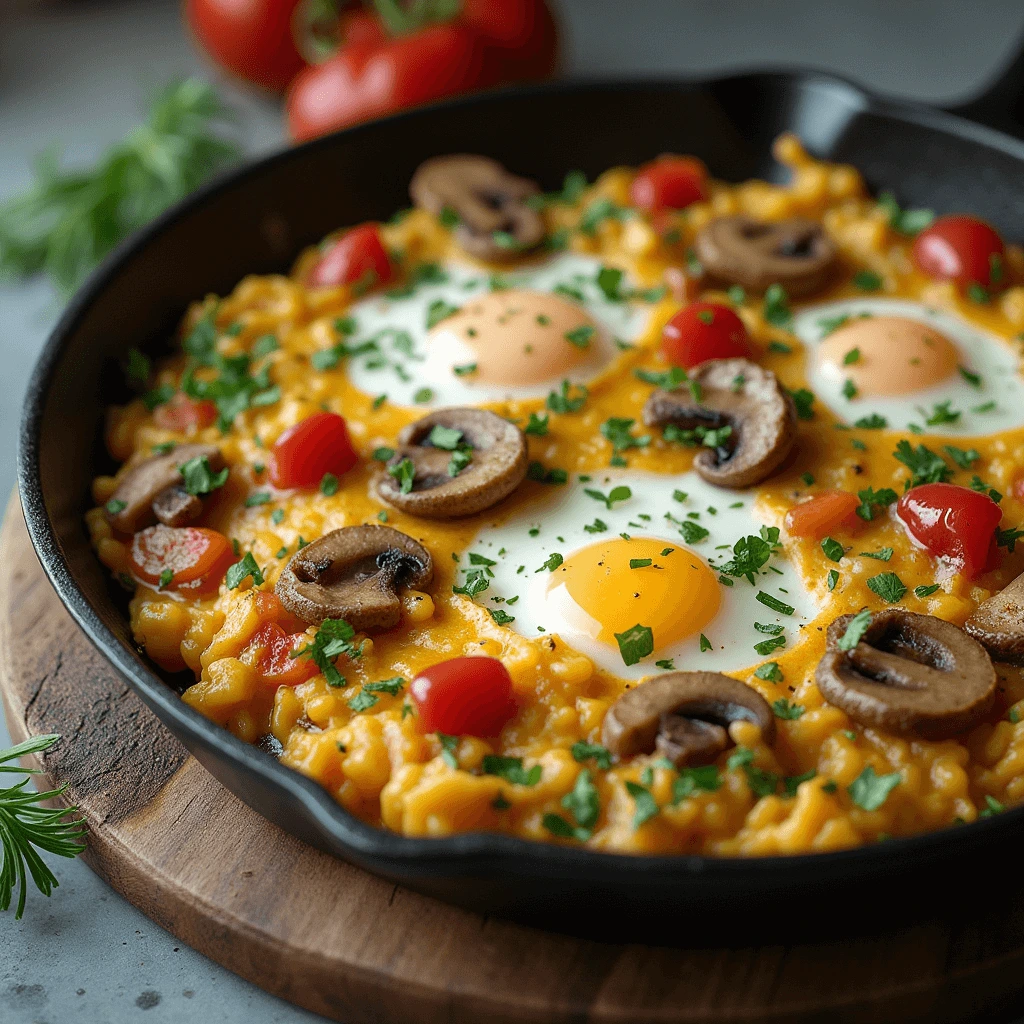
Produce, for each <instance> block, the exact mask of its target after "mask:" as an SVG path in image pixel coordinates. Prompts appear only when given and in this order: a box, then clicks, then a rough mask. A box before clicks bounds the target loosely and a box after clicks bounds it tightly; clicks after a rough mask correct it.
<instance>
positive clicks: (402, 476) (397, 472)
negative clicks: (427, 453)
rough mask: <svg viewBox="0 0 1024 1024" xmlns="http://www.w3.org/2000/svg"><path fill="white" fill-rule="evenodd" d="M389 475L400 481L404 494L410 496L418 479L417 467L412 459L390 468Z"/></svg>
mask: <svg viewBox="0 0 1024 1024" xmlns="http://www.w3.org/2000/svg"><path fill="white" fill-rule="evenodd" d="M388 475H389V476H393V477H394V478H395V479H396V480H397V481H398V486H399V489H400V490H401V492H402V494H408V493H409V492H410V491H411V490H412V485H413V481H414V480H415V479H416V465H415V463H414V462H413V461H412V459H408V458H406V459H402V461H401V462H396V463H395V465H393V466H388Z"/></svg>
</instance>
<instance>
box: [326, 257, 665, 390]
mask: <svg viewBox="0 0 1024 1024" xmlns="http://www.w3.org/2000/svg"><path fill="white" fill-rule="evenodd" d="M602 267H603V264H602V263H601V261H600V260H598V259H595V258H592V257H587V256H583V255H580V254H575V253H573V254H569V253H566V254H561V255H558V256H555V257H553V258H551V259H548V260H546V261H543V262H538V263H536V264H534V265H532V266H530V265H527V266H525V267H521V268H519V269H517V270H516V271H514V272H512V273H508V274H503V275H500V276H496V275H488V274H486V273H484V272H482V271H480V270H479V268H473V267H471V266H469V265H464V264H461V263H456V262H447V263H444V264H441V265H432V269H431V272H430V274H429V275H428V276H424V277H423V278H422V280H421V281H420V282H419V283H418V285H417V287H416V288H415V289H405V290H402V289H399V290H397V291H391V292H386V293H384V294H382V295H374V296H371V297H368V298H364V299H362V300H360V301H359V302H356V303H354V304H353V305H352V306H351V307H350V309H349V311H348V314H347V316H346V317H345V318H344V327H345V334H346V342H345V344H346V349H347V351H348V352H351V353H352V356H351V357H350V358H349V360H348V362H347V372H348V376H349V379H350V380H351V381H352V383H353V384H354V385H355V386H356V387H357V388H359V390H361V391H364V392H365V393H366V394H369V395H378V394H387V396H388V399H389V401H390V402H391V403H392V404H394V405H409V406H419V407H425V408H443V407H445V406H457V405H481V404H484V403H488V402H501V401H507V400H511V399H523V398H539V397H543V396H546V395H547V394H548V393H549V392H550V391H552V390H553V389H556V388H557V387H558V386H559V384H560V383H561V382H562V381H563V380H568V381H569V382H570V383H573V384H578V383H586V382H588V381H590V380H592V379H593V378H594V377H595V376H597V375H598V374H599V373H600V372H601V370H602V369H603V368H604V367H605V366H606V365H607V364H608V363H610V362H611V361H612V359H614V357H615V355H616V351H617V349H616V344H615V342H616V340H620V341H624V342H631V341H634V340H635V339H636V338H638V337H639V336H640V335H641V334H642V333H643V331H644V330H645V328H646V326H647V320H648V316H649V310H648V309H645V308H643V306H642V304H638V303H632V302H624V301H620V300H613V299H610V298H609V297H608V295H607V294H606V292H605V291H604V290H603V289H602V288H601V287H600V286H599V284H598V275H599V274H600V272H601V270H602Z"/></svg>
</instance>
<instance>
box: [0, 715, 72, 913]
mask: <svg viewBox="0 0 1024 1024" xmlns="http://www.w3.org/2000/svg"><path fill="white" fill-rule="evenodd" d="M59 739H60V736H58V735H56V734H50V735H46V736H35V737H33V738H32V739H29V740H26V741H25V742H24V743H19V744H18V745H17V746H14V747H11V748H9V749H8V750H0V772H17V773H19V774H21V773H25V775H26V777H25V778H24V779H22V780H21V781H20V782H18V783H16V784H15V785H13V786H7V787H0V852H2V853H3V860H2V861H0V910H7V909H9V908H10V905H11V898H12V896H13V895H14V890H15V888H16V887H17V889H18V903H17V906H16V908H15V911H14V918H15V920H20V919H21V916H22V914H24V912H25V898H26V896H27V893H28V879H29V877H30V876H31V878H32V881H33V882H34V883H35V886H36V888H37V889H38V890H39V891H40V892H41V893H42V894H43V895H44V896H49V895H50V893H51V892H52V891H53V890H54V889H55V888H56V887H57V884H58V883H57V879H56V877H55V876H54V874H53V872H52V871H51V870H50V868H49V867H48V866H47V864H46V862H45V861H44V860H43V858H42V857H41V856H40V855H39V853H38V852H37V848H38V850H44V851H45V852H47V853H52V854H55V855H56V856H58V857H77V856H78V855H79V854H80V853H81V852H82V851H83V850H84V849H85V845H84V844H83V843H81V842H79V839H80V838H81V837H82V836H84V835H85V833H86V826H85V822H84V821H83V820H82V819H81V818H76V817H73V815H74V814H75V812H76V811H77V810H78V808H77V807H58V808H56V809H53V808H49V807H44V806H42V804H43V802H44V801H46V800H54V799H56V798H57V797H59V796H60V795H61V794H62V793H63V792H64V790H65V788H66V787H65V786H61V787H60V788H59V789H51V790H48V791H46V792H45V793H37V792H36V791H35V790H34V789H30V788H29V785H28V783H29V779H28V776H29V775H38V774H40V772H39V771H38V770H37V769H34V768H22V767H21V765H20V764H18V759H19V758H21V757H25V756H26V755H28V754H39V753H42V752H43V751H44V750H49V748H50V747H52V746H53V745H54V743H56V742H57V740H59ZM10 762H14V763H13V764H12V763H10Z"/></svg>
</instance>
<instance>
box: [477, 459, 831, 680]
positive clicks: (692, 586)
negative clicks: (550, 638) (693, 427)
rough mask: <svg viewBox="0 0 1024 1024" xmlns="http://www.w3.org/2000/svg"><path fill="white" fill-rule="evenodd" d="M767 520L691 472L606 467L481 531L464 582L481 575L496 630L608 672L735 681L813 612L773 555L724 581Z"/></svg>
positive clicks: (811, 601) (789, 570) (790, 638)
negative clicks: (576, 654) (681, 673)
mask: <svg viewBox="0 0 1024 1024" xmlns="http://www.w3.org/2000/svg"><path fill="white" fill-rule="evenodd" d="M762 522H763V519H761V518H760V517H759V516H758V515H757V512H756V509H755V498H754V497H753V496H752V495H750V494H742V493H737V492H736V491H727V490H723V489H721V488H718V487H714V486H713V485H711V484H708V483H705V481H703V480H702V479H701V478H700V477H699V476H697V474H696V473H692V472H688V473H683V474H679V475H662V474H654V473H639V472H628V471H627V472H622V471H610V472H607V473H602V474H600V475H598V476H594V477H592V478H579V479H576V480H574V481H572V482H571V483H570V484H568V485H566V486H565V487H559V488H552V489H550V491H548V492H546V493H545V494H543V495H541V496H540V497H539V498H538V500H537V501H535V502H531V503H530V505H529V506H528V507H526V508H523V509H521V510H519V511H517V512H515V513H514V514H513V515H512V516H510V517H509V518H507V519H504V520H502V521H496V522H494V523H491V524H488V525H485V526H484V527H482V528H481V530H480V531H479V533H478V534H477V537H476V540H475V542H474V543H473V544H472V545H471V546H470V547H469V549H468V551H467V552H466V553H464V554H463V555H462V556H461V559H460V562H459V564H460V567H461V572H462V577H461V578H462V580H463V582H465V580H466V579H469V578H472V577H473V576H478V575H479V574H480V573H483V575H484V576H485V577H486V579H487V581H488V584H489V585H488V588H487V589H486V590H485V591H482V592H481V593H479V594H477V595H476V600H477V602H478V603H480V604H481V605H483V606H485V607H487V608H488V609H489V610H490V611H491V613H492V615H494V617H495V618H496V619H497V620H498V621H500V622H502V623H503V624H505V625H507V626H509V627H510V628H512V629H514V630H516V631H518V632H519V633H521V634H522V635H523V636H527V637H537V636H539V635H541V634H543V633H552V634H557V635H559V636H560V637H561V638H562V640H564V641H565V642H566V643H568V644H569V645H570V646H572V647H574V648H575V649H577V650H578V651H580V652H581V653H583V654H586V655H587V656H588V657H589V658H591V660H593V661H594V662H595V663H596V664H597V665H599V666H600V667H601V668H603V669H604V670H606V671H607V672H609V673H611V674H612V675H615V676H619V677H621V678H624V679H630V680H634V679H641V678H643V677H645V676H649V675H651V674H652V673H656V672H658V670H659V669H663V668H673V667H674V668H677V669H688V670H697V669H707V670H709V671H717V672H722V671H725V672H732V671H737V670H739V669H743V668H746V667H748V666H751V665H755V664H757V663H759V662H762V661H765V660H766V659H770V657H771V654H772V652H773V651H775V650H782V649H791V648H792V647H795V646H796V645H797V644H798V643H799V642H800V641H801V639H802V632H801V631H802V630H803V629H804V628H805V627H806V625H807V623H808V622H809V621H810V620H812V619H813V618H814V617H815V616H816V615H817V613H818V603H817V600H816V597H815V595H814V594H813V593H812V592H811V591H810V590H809V589H808V588H807V587H806V586H805V585H804V584H803V583H802V582H801V579H800V577H799V575H798V574H797V572H796V570H795V569H794V568H793V567H792V566H791V565H790V564H789V563H788V562H787V560H786V559H785V557H784V553H783V551H782V549H781V547H778V546H776V547H775V548H774V550H773V551H772V553H771V555H770V557H769V558H768V559H767V561H766V562H764V564H762V565H759V566H757V568H756V569H755V570H754V571H753V573H752V576H751V579H748V578H746V577H745V576H741V575H734V574H733V572H734V571H735V570H736V568H737V566H736V564H735V563H736V562H737V561H738V560H739V559H740V558H741V557H742V554H741V553H738V552H736V551H734V547H735V545H736V542H737V541H738V540H740V539H741V538H749V537H754V538H758V539H761V524H762ZM755 546H758V547H759V546H760V545H756V542H755ZM769 546H771V545H769ZM730 563H732V564H730ZM641 625H642V626H646V627H647V628H648V629H650V631H651V637H650V640H649V641H646V640H645V634H644V633H640V634H638V635H637V634H633V632H632V631H633V630H634V629H635V628H636V627H638V626H641ZM648 648H649V649H648ZM640 652H643V653H642V655H641V654H640ZM634 656H635V657H636V660H635V661H633V658H634ZM630 661H632V662H633V663H632V664H630Z"/></svg>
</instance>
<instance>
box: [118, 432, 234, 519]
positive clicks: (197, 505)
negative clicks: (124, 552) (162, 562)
mask: <svg viewBox="0 0 1024 1024" xmlns="http://www.w3.org/2000/svg"><path fill="white" fill-rule="evenodd" d="M193 459H206V461H207V463H208V464H209V466H210V469H211V471H213V472H214V473H216V472H219V471H220V470H221V469H223V468H224V456H223V455H221V453H220V449H219V448H217V447H216V446H214V445H212V444H179V445H178V446H177V447H176V448H173V449H172V450H171V451H169V452H165V453H164V454H162V455H153V456H151V457H150V458H148V459H146V460H145V461H144V462H140V463H139V464H138V465H137V466H133V467H132V468H131V469H130V470H128V472H127V473H125V475H124V476H123V477H122V478H121V479H120V481H119V482H118V484H117V487H116V489H115V490H114V493H113V494H112V495H111V496H110V500H109V501H108V502H107V519H108V520H109V521H110V525H111V526H113V527H114V529H115V530H120V531H121V532H122V533H137V532H138V531H139V530H141V529H143V528H144V527H146V526H150V525H152V524H153V522H154V521H155V520H157V519H159V520H160V522H161V523H163V524H164V526H185V525H186V524H187V523H190V522H192V521H193V520H194V519H197V518H198V517H199V514H200V513H201V512H202V510H203V503H202V500H201V499H200V498H199V497H198V496H197V495H195V494H189V493H188V491H186V490H185V487H184V481H183V479H182V475H181V472H180V470H181V467H182V466H184V465H185V463H186V462H191V461H192V460H193ZM112 509H116V510H117V511H112Z"/></svg>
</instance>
